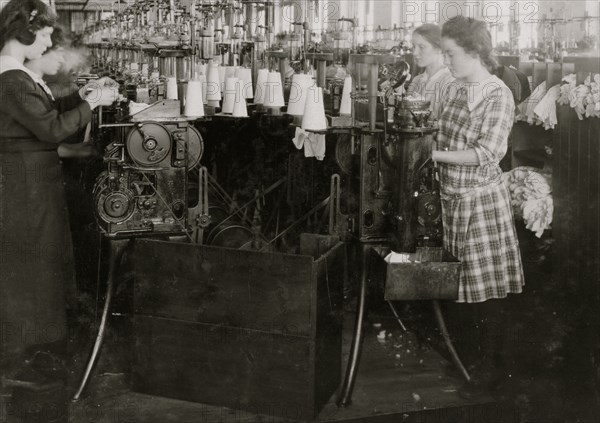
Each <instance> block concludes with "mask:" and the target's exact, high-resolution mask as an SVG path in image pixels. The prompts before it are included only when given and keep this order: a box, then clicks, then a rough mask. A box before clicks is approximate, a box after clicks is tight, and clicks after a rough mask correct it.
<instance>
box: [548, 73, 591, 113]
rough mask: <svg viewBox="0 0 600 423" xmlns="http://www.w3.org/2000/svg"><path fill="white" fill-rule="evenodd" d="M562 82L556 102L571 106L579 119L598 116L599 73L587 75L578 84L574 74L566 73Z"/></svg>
mask: <svg viewBox="0 0 600 423" xmlns="http://www.w3.org/2000/svg"><path fill="white" fill-rule="evenodd" d="M563 82H566V84H565V85H563V86H562V87H561V93H560V97H559V98H558V101H557V102H558V104H563V105H569V106H571V107H572V108H573V109H575V112H576V113H577V116H578V117H579V119H580V120H583V118H584V116H585V117H588V118H589V117H600V74H595V75H594V76H593V78H592V76H591V75H588V77H587V78H585V81H584V82H583V84H580V85H576V82H575V74H571V75H567V76H566V77H564V78H563Z"/></svg>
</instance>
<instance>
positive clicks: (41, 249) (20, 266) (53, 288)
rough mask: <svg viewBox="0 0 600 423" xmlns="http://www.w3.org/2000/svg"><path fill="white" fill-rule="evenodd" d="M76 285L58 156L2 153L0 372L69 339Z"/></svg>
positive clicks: (53, 153)
mask: <svg viewBox="0 0 600 423" xmlns="http://www.w3.org/2000/svg"><path fill="white" fill-rule="evenodd" d="M74 286H75V275H74V266H73V249H72V242H71V232H70V229H69V223H68V213H67V208H66V200H65V192H64V185H63V177H62V165H61V162H60V160H59V158H58V154H57V153H56V151H47V152H23V153H0V325H1V326H0V330H1V338H0V359H1V361H0V363H1V364H2V367H0V368H1V369H2V370H3V371H4V370H6V366H9V365H10V364H8V363H14V360H15V359H16V360H17V361H18V360H19V357H24V356H25V355H26V354H28V353H29V351H30V350H35V349H37V347H38V346H40V345H56V344H59V345H60V344H61V343H63V342H64V341H65V340H66V339H67V325H66V316H65V306H66V303H65V292H66V290H67V289H73V288H74Z"/></svg>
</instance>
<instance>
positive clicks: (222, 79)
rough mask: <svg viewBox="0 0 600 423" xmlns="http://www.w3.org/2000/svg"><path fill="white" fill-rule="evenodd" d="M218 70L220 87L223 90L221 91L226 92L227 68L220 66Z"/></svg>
mask: <svg viewBox="0 0 600 423" xmlns="http://www.w3.org/2000/svg"><path fill="white" fill-rule="evenodd" d="M217 69H218V70H219V87H220V88H221V91H223V90H225V76H226V74H227V67H226V66H219V67H218V68H217Z"/></svg>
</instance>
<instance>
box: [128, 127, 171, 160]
mask: <svg viewBox="0 0 600 423" xmlns="http://www.w3.org/2000/svg"><path fill="white" fill-rule="evenodd" d="M171 143H172V140H171V133H170V132H169V130H168V129H167V128H165V127H164V126H163V125H161V124H160V123H156V122H144V123H140V124H138V125H136V126H134V127H133V128H132V129H131V131H129V134H128V135H127V144H126V146H127V153H128V154H129V156H130V157H131V159H132V160H133V161H134V162H135V163H136V164H138V165H140V166H143V167H153V166H158V165H160V164H161V162H162V161H163V160H165V159H166V158H167V156H168V155H169V153H170V152H171Z"/></svg>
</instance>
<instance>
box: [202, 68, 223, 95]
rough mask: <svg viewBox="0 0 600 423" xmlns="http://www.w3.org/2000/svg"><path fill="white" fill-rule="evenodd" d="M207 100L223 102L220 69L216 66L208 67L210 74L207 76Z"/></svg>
mask: <svg viewBox="0 0 600 423" xmlns="http://www.w3.org/2000/svg"><path fill="white" fill-rule="evenodd" d="M204 88H205V91H206V99H207V100H208V101H210V100H213V101H214V100H216V101H219V100H221V83H220V82H219V67H218V65H216V64H211V65H209V66H208V74H207V75H206V86H205V87H204Z"/></svg>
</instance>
